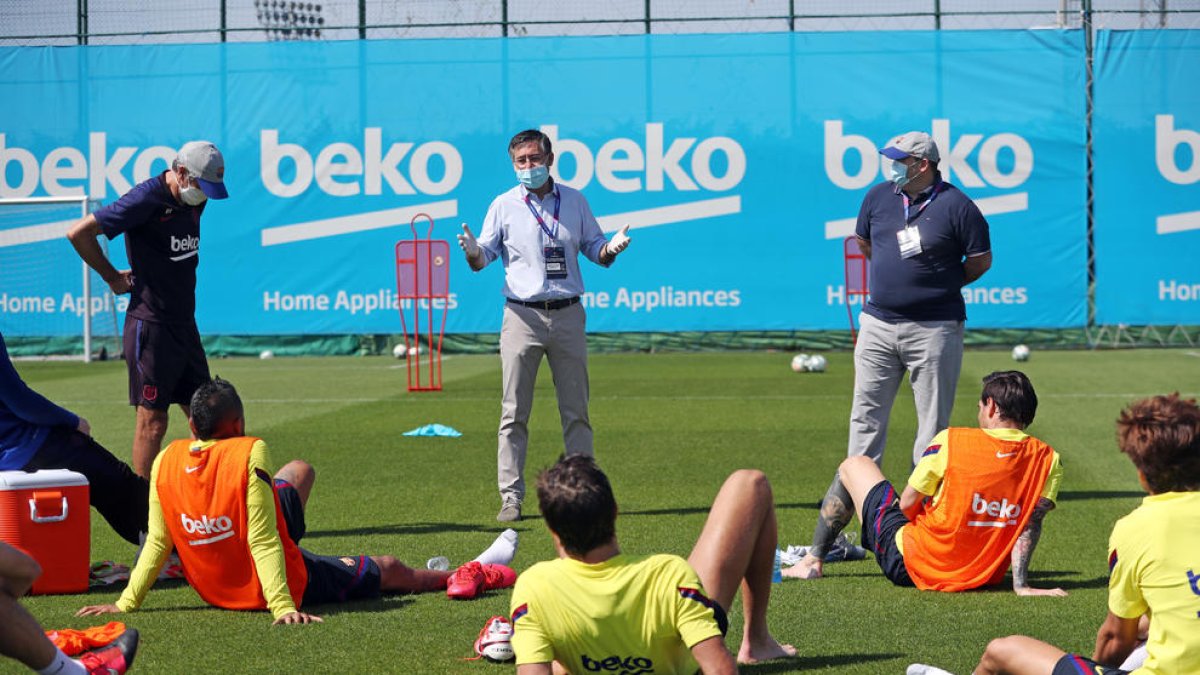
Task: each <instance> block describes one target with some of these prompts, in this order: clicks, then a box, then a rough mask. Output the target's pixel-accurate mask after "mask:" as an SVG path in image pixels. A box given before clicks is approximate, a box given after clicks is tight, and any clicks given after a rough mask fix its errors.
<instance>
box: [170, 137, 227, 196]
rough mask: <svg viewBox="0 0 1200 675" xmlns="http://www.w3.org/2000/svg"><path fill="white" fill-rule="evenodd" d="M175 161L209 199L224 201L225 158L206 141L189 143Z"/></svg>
mask: <svg viewBox="0 0 1200 675" xmlns="http://www.w3.org/2000/svg"><path fill="white" fill-rule="evenodd" d="M175 161H176V162H177V163H178V164H179V165H180V166H182V167H184V168H186V169H187V170H188V174H190V175H191V176H192V177H193V178H195V179H196V184H197V185H199V186H200V190H201V191H202V192H203V193H204V194H205V195H206V196H207V197H208V198H209V199H225V198H226V197H228V196H229V192H227V191H226V190H225V158H224V157H222V156H221V151H220V150H218V149H217V146H215V145H213V144H212V143H209V142H208V141H191V142H189V143H185V144H184V146H183V147H182V148H180V149H179V154H178V155H177V156H176V157H175Z"/></svg>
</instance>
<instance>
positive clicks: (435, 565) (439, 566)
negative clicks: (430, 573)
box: [425, 555, 450, 572]
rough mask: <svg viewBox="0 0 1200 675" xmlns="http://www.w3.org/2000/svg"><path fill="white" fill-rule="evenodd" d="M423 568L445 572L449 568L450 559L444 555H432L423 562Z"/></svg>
mask: <svg viewBox="0 0 1200 675" xmlns="http://www.w3.org/2000/svg"><path fill="white" fill-rule="evenodd" d="M425 568H426V569H431V570H439V571H442V572H445V571H446V570H448V569H450V559H449V558H447V557H446V556H444V555H439V556H434V557H432V558H430V559H429V560H428V561H427V562H426V563H425Z"/></svg>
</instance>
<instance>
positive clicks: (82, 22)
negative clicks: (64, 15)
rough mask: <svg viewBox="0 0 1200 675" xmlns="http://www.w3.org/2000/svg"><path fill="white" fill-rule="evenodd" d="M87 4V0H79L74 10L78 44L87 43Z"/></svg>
mask: <svg viewBox="0 0 1200 675" xmlns="http://www.w3.org/2000/svg"><path fill="white" fill-rule="evenodd" d="M87 13H88V4H87V0H79V2H78V5H77V10H76V15H75V18H76V24H75V25H76V28H77V29H78V31H79V35H78V36H77V40H78V42H79V44H81V45H86V44H87V43H88V25H87V23H88V17H87Z"/></svg>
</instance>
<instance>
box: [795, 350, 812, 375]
mask: <svg viewBox="0 0 1200 675" xmlns="http://www.w3.org/2000/svg"><path fill="white" fill-rule="evenodd" d="M792 370H794V371H796V372H797V373H803V372H804V371H806V370H808V354H797V355H795V356H793V357H792Z"/></svg>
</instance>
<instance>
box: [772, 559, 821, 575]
mask: <svg viewBox="0 0 1200 675" xmlns="http://www.w3.org/2000/svg"><path fill="white" fill-rule="evenodd" d="M824 565H825V563H824V561H823V560H821V559H820V558H817V557H816V556H811V555H806V556H804V558H802V559H801V560H800V562H798V563H796V564H795V565H792V566H791V567H787V568H784V569H783V570H781V571H780V574H782V575H783V576H785V577H788V578H790V579H820V578H821V577H822V576H824V573H823V572H822V569H823V567H824Z"/></svg>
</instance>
